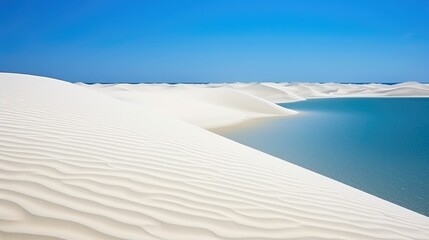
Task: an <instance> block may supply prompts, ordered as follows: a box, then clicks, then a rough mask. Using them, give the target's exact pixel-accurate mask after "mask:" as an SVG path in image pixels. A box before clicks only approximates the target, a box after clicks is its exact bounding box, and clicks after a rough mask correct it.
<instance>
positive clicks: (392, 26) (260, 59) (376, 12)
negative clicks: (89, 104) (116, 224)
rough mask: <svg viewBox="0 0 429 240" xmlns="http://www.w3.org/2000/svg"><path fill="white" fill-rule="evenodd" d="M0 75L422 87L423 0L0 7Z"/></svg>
mask: <svg viewBox="0 0 429 240" xmlns="http://www.w3.org/2000/svg"><path fill="white" fill-rule="evenodd" d="M0 71H3V72H19V73H29V74H36V75H43V76H49V77H55V78H59V79H64V80H68V81H72V82H76V81H82V82H235V81H241V82H254V81H276V82H283V81H287V82H291V81H300V82H328V81H333V82H401V81H420V82H429V0H421V1H413V0H402V1H396V0H386V1H381V0H356V1H345V0H337V1H331V0H323V1H322V0H319V1H315V0H314V1H311V0H283V1H282V0H278V1H269V0H263V1H262V0H261V1H256V0H242V1H237V0H225V1H223V0H212V1H203V0H195V1H187V0H181V1H179V0H177V1H163V0H152V1H106V0H104V1H88V0H87V1H77V0H74V1H71V0H70V1H66V0H64V1H63V0H59V1H57V0H52V1H43V0H38V1H36V0H34V1H20V0H6V1H5V0H0Z"/></svg>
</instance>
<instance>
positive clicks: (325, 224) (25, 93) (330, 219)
mask: <svg viewBox="0 0 429 240" xmlns="http://www.w3.org/2000/svg"><path fill="white" fill-rule="evenodd" d="M238 105H239V104H238ZM0 239H83V240H84V239H186V240H188V239H198V240H200V239H429V218H428V217H425V216H422V215H419V214H417V213H415V212H412V211H409V210H407V209H404V208H402V207H399V206H397V205H394V204H391V203H389V202H386V201H383V200H381V199H379V198H376V197H374V196H371V195H368V194H366V193H363V192H361V191H358V190H356V189H353V188H351V187H348V186H345V185H343V184H341V183H338V182H335V181H333V180H331V179H328V178H325V177H323V176H320V175H318V174H315V173H313V172H310V171H308V170H305V169H302V168H300V167H297V166H295V165H292V164H289V163H287V162H285V161H283V160H280V159H277V158H274V157H272V156H269V155H267V154H264V153H261V152H259V151H256V150H254V149H251V148H248V147H245V146H243V145H240V144H238V143H235V142H233V141H230V140H228V139H225V138H223V137H220V136H218V135H215V134H213V133H211V132H208V131H206V130H203V129H201V128H198V127H195V126H192V125H190V124H188V123H185V122H182V121H180V120H177V119H174V118H171V117H166V116H163V115H160V114H157V113H153V112H152V111H151V110H150V109H146V108H145V107H144V106H142V105H138V106H137V105H135V104H127V103H125V102H124V101H121V100H118V99H116V98H113V97H109V96H106V95H105V94H101V93H97V91H93V90H90V89H86V88H84V87H81V86H77V85H74V84H70V83H66V82H62V81H57V80H53V79H48V78H41V77H34V76H26V75H17V74H0Z"/></svg>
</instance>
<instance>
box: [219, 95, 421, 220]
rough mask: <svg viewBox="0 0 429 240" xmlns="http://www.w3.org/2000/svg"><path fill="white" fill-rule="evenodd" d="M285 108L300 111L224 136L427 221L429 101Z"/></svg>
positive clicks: (331, 102) (351, 101) (323, 102)
mask: <svg viewBox="0 0 429 240" xmlns="http://www.w3.org/2000/svg"><path fill="white" fill-rule="evenodd" d="M281 105H282V106H284V107H287V108H290V109H294V110H297V111H299V112H300V113H299V114H297V115H295V116H292V117H286V118H279V119H273V120H267V121H264V122H263V123H262V124H257V125H253V126H249V127H245V128H241V129H239V130H236V131H230V132H227V133H223V135H224V136H226V137H228V138H231V139H234V140H236V141H238V142H241V143H243V144H246V145H249V146H251V147H254V148H256V149H259V150H262V151H264V152H267V153H269V154H271V155H274V156H277V157H280V158H283V159H287V160H288V161H290V162H292V163H295V164H297V165H299V166H302V167H305V168H307V169H310V170H313V171H315V172H318V173H320V174H322V175H325V176H328V177H330V178H333V179H336V180H338V181H341V182H343V183H346V184H348V185H351V186H353V187H356V188H358V189H361V190H363V191H365V192H368V193H371V194H373V195H376V196H378V197H381V198H383V199H386V200H388V201H391V202H394V203H396V204H399V205H401V206H403V207H406V208H409V209H411V210H414V211H416V212H419V213H422V214H424V215H426V216H429V98H336V99H317V100H307V101H301V102H296V103H286V104H281Z"/></svg>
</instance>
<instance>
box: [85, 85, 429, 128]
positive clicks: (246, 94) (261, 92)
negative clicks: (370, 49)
mask: <svg viewBox="0 0 429 240" xmlns="http://www.w3.org/2000/svg"><path fill="white" fill-rule="evenodd" d="M78 85H79V86H83V87H85V88H89V89H91V90H96V91H97V92H101V93H103V94H106V95H108V96H111V97H114V98H116V99H119V100H121V101H123V102H125V103H131V104H133V105H136V106H141V107H144V108H145V109H151V110H152V111H154V112H158V113H160V114H164V115H166V116H170V117H175V118H178V119H182V120H184V121H186V122H189V123H191V124H193V125H196V126H199V127H203V128H208V129H210V128H220V127H224V126H228V125H233V124H236V123H240V122H243V121H246V120H249V119H255V118H264V117H273V116H287V115H292V114H295V113H296V112H295V111H293V110H289V109H285V108H282V107H279V106H277V105H276V104H274V103H282V102H295V101H302V100H306V99H311V98H330V97H331V98H332V97H392V96H395V97H398V96H399V97H407V96H415V97H418V96H422V97H424V96H428V97H429V84H420V83H417V82H407V83H401V84H396V85H385V84H338V83H323V84H321V83H290V84H289V83H235V84H175V85H168V84H91V85H87V84H82V83H78Z"/></svg>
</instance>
